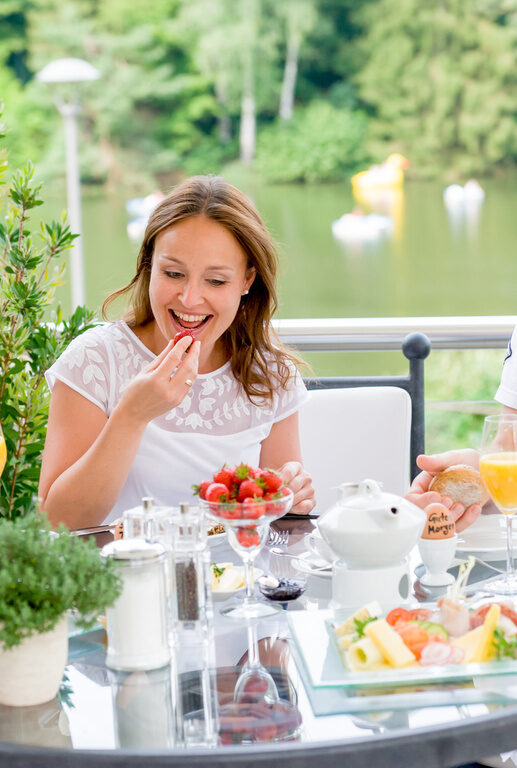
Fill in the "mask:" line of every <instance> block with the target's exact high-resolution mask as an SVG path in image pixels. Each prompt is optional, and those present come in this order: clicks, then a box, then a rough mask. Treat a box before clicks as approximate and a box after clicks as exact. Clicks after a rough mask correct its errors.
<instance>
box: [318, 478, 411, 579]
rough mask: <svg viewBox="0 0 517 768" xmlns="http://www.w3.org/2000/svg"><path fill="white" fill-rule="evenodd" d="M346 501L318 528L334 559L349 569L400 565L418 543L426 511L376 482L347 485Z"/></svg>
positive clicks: (329, 511)
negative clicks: (386, 490) (342, 562)
mask: <svg viewBox="0 0 517 768" xmlns="http://www.w3.org/2000/svg"><path fill="white" fill-rule="evenodd" d="M343 491H344V493H342V498H340V499H339V500H338V502H337V503H336V504H335V505H334V506H333V507H331V508H330V509H329V510H327V511H326V512H324V514H323V515H322V516H321V517H320V519H319V520H318V523H317V526H318V529H319V531H320V533H321V536H322V538H323V540H324V541H325V543H326V544H327V545H328V546H329V547H330V549H331V550H332V552H333V554H334V556H335V557H336V558H338V559H340V560H342V561H344V562H345V563H346V565H347V566H348V567H349V568H381V567H385V566H389V565H394V564H395V563H397V562H400V561H401V560H402V559H403V558H404V557H405V556H406V555H407V554H408V553H409V551H410V550H411V548H412V547H413V546H414V545H415V544H416V543H417V541H418V539H419V537H420V534H421V533H422V531H423V529H424V525H425V522H426V514H425V512H424V511H423V510H422V509H420V508H419V507H417V506H416V505H415V504H413V503H412V502H410V501H407V499H404V498H402V497H401V496H396V495H395V494H393V493H383V492H382V491H381V489H380V487H379V485H378V483H376V482H375V480H363V481H362V482H361V483H359V485H358V486H353V485H351V484H348V483H347V484H345V485H344V486H343Z"/></svg>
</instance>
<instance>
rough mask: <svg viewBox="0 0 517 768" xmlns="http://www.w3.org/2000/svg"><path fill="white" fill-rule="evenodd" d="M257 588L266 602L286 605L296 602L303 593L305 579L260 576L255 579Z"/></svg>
mask: <svg viewBox="0 0 517 768" xmlns="http://www.w3.org/2000/svg"><path fill="white" fill-rule="evenodd" d="M257 584H258V588H259V590H260V591H261V593H262V594H263V595H264V597H267V599H268V600H275V601H277V602H279V603H287V602H289V601H290V600H296V599H297V598H298V597H300V595H303V593H304V592H305V579H303V578H296V577H285V576H280V577H279V578H277V577H276V576H272V575H269V576H261V577H260V578H259V579H257Z"/></svg>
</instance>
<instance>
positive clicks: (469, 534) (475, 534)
mask: <svg viewBox="0 0 517 768" xmlns="http://www.w3.org/2000/svg"><path fill="white" fill-rule="evenodd" d="M513 545H514V547H515V549H516V551H517V530H515V527H514V529H513ZM456 551H457V552H472V553H473V554H475V553H476V552H477V553H479V555H485V559H487V557H486V555H489V556H490V559H491V560H504V559H505V558H506V521H505V519H504V515H497V514H495V515H481V516H480V517H478V519H477V520H476V522H475V523H472V525H470V526H469V527H468V528H466V529H465V530H464V531H461V533H459V534H458V543H457V545H456Z"/></svg>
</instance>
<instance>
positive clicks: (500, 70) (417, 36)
mask: <svg viewBox="0 0 517 768" xmlns="http://www.w3.org/2000/svg"><path fill="white" fill-rule="evenodd" d="M504 7H505V8H507V9H512V13H511V14H509V13H506V12H503V10H502V9H503V5H502V4H501V3H499V2H497V3H496V2H495V1H494V2H492V1H491V0H482V1H478V2H473V3H466V2H464V0H449V2H447V3H440V4H436V2H434V0H377V2H376V3H370V4H367V5H365V6H364V7H362V8H360V9H358V11H357V15H356V19H357V20H359V22H360V23H361V24H362V25H363V26H364V27H365V29H366V34H365V36H364V38H363V39H361V40H360V41H359V42H358V43H357V46H356V47H357V49H358V51H359V52H360V55H361V56H362V57H364V59H365V61H366V63H365V65H364V67H363V68H362V69H361V71H360V72H359V73H358V75H357V78H356V80H357V83H358V88H359V97H360V99H361V100H362V101H363V102H364V103H365V104H366V105H368V107H369V108H370V109H371V110H372V112H373V120H372V123H371V127H372V139H373V142H374V143H376V144H377V147H382V152H383V153H384V152H385V151H386V147H387V146H389V147H392V148H398V149H400V150H402V151H403V152H405V153H407V154H408V155H409V157H410V160H411V161H412V163H413V166H414V167H416V168H417V169H419V171H418V172H420V173H427V174H430V173H432V172H433V169H434V170H436V169H440V168H447V167H450V168H452V169H453V171H454V172H456V173H457V172H460V173H464V174H472V173H475V172H483V171H486V170H488V169H490V168H492V167H494V166H495V165H497V164H503V163H508V162H515V159H516V158H517V132H516V131H515V117H516V111H517V25H516V24H515V18H516V8H517V6H516V3H515V1H514V0H510V2H508V3H506V4H505V6H504Z"/></svg>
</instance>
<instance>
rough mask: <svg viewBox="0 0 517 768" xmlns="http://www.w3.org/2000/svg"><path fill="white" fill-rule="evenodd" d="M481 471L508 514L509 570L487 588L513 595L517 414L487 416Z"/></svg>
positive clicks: (515, 578)
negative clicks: (513, 525) (513, 523)
mask: <svg viewBox="0 0 517 768" xmlns="http://www.w3.org/2000/svg"><path fill="white" fill-rule="evenodd" d="M479 471H480V472H481V477H482V478H483V480H484V481H485V485H486V487H487V488H488V491H489V493H490V496H491V497H492V499H493V501H494V503H495V505H496V506H497V508H498V509H499V510H500V512H502V513H503V514H504V515H505V518H506V573H505V574H504V576H503V577H502V578H499V577H498V578H497V579H495V580H494V581H490V582H488V584H487V585H486V586H485V587H484V589H487V588H488V589H489V590H490V591H491V592H496V593H501V594H504V595H514V594H517V574H516V573H515V569H514V565H513V537H512V522H513V516H514V514H515V513H516V512H517V414H509V413H501V414H498V415H496V416H487V417H486V418H485V423H484V426H483V437H482V438H481V458H480V462H479Z"/></svg>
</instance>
